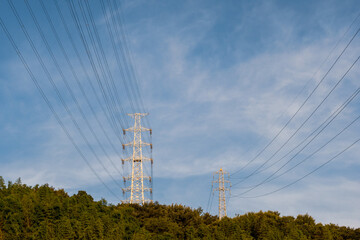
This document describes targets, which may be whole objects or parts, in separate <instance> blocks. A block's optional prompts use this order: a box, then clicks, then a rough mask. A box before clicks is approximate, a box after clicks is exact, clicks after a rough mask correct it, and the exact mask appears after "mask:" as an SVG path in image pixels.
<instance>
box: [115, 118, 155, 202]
mask: <svg viewBox="0 0 360 240" xmlns="http://www.w3.org/2000/svg"><path fill="white" fill-rule="evenodd" d="M128 115H129V116H131V117H133V118H134V120H135V123H134V126H133V127H131V128H128V129H123V133H124V135H125V133H126V132H127V131H129V132H133V141H131V142H129V143H126V144H123V149H124V150H125V147H126V146H130V147H132V156H130V157H128V158H126V159H122V164H124V162H130V163H131V175H130V176H128V177H124V183H126V181H130V182H131V185H130V186H129V187H125V188H123V193H124V194H125V192H130V198H129V199H127V200H125V201H124V202H128V203H137V204H144V203H145V202H151V201H152V200H151V199H148V198H146V197H145V192H150V195H151V196H152V188H151V187H146V185H145V184H144V180H147V181H149V182H150V183H151V182H152V179H151V176H146V175H145V174H144V165H143V163H144V162H145V161H147V162H151V169H152V164H153V159H152V158H148V157H145V156H143V147H146V146H149V147H150V148H151V149H152V144H151V143H146V142H143V141H142V132H146V131H149V132H150V135H151V134H152V130H151V129H149V128H144V127H142V126H141V118H143V117H145V116H146V115H148V114H147V113H133V114H128Z"/></svg>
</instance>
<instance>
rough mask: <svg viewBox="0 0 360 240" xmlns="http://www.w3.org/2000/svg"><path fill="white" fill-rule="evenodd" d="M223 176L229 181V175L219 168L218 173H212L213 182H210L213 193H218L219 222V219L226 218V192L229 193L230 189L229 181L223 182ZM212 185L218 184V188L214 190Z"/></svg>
mask: <svg viewBox="0 0 360 240" xmlns="http://www.w3.org/2000/svg"><path fill="white" fill-rule="evenodd" d="M216 175H218V177H215V176H216ZM225 176H226V179H229V173H228V172H225V171H223V170H222V168H220V170H219V171H217V172H215V173H214V175H213V179H214V180H213V181H212V184H213V191H214V192H215V191H218V192H219V219H220V220H221V218H223V217H226V191H229V193H230V187H231V186H230V181H229V180H225ZM215 179H216V180H215ZM214 183H218V184H219V187H217V188H214ZM226 186H227V187H226Z"/></svg>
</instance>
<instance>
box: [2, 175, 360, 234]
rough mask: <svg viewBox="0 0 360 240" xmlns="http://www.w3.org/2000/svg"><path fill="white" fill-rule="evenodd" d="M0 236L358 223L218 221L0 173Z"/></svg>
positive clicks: (267, 217)
mask: <svg viewBox="0 0 360 240" xmlns="http://www.w3.org/2000/svg"><path fill="white" fill-rule="evenodd" d="M0 239H360V229H351V228H347V227H339V226H337V225H332V224H330V225H322V224H321V223H318V224H316V223H315V221H314V219H313V218H312V217H310V216H308V215H299V216H297V217H296V218H294V217H291V216H289V217H280V216H279V213H277V212H271V211H269V212H259V213H248V214H245V215H241V216H236V217H234V218H224V219H223V220H221V221H219V220H218V219H217V217H216V216H211V215H209V214H208V213H203V212H202V210H201V208H199V209H191V208H189V207H185V206H182V205H176V204H175V205H171V206H166V205H160V204H158V203H154V204H146V205H144V206H139V205H130V204H119V205H117V206H114V205H111V204H107V202H106V201H105V200H101V201H94V199H93V198H92V197H91V196H90V195H88V194H87V193H86V192H84V191H79V192H78V193H77V194H75V195H73V196H69V195H68V194H67V193H66V192H65V191H64V190H62V189H60V190H55V189H54V188H52V187H49V186H48V185H43V186H38V185H37V186H35V187H29V186H26V185H24V184H22V183H21V181H20V180H18V181H16V183H11V182H9V183H8V184H5V183H4V180H3V178H1V177H0Z"/></svg>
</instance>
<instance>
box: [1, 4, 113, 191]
mask: <svg viewBox="0 0 360 240" xmlns="http://www.w3.org/2000/svg"><path fill="white" fill-rule="evenodd" d="M8 3H9V5H10V7H11V9H12V12H13V13H14V15H15V17H16V19H17V21H18V23H19V25H20V27H21V29H22V31H23V33H24V35H25V36H26V39H27V40H28V42H29V44H30V46H31V48H32V50H33V51H34V53H35V55H36V57H37V59H38V61H39V63H40V65H41V68H42V69H43V71H44V72H45V74H46V76H47V79H48V80H49V82H50V83H51V85H52V86H53V88H54V91H55V92H56V95H57V96H58V98H59V100H60V102H61V104H62V105H63V107H64V108H65V110H66V112H67V113H68V114H69V116H70V118H71V120H72V122H73V124H74V125H75V127H76V129H77V130H78V131H79V133H80V136H81V137H82V138H83V140H84V141H85V142H86V144H87V146H88V147H89V149H90V151H91V152H92V153H93V154H94V156H95V158H96V159H97V160H98V162H99V163H100V165H101V166H102V167H103V169H104V170H105V171H106V173H107V174H108V175H109V176H110V177H111V179H112V180H113V181H114V182H115V183H116V184H118V182H117V181H116V180H115V178H114V177H113V176H112V175H111V174H110V172H109V170H108V169H107V168H106V167H105V166H104V164H103V163H102V162H101V161H100V159H99V157H98V155H97V154H96V152H95V150H94V148H93V147H92V146H91V144H90V143H89V141H88V139H87V138H86V136H85V135H84V133H83V132H82V130H81V128H80V126H79V124H78V123H77V121H76V120H75V118H74V116H73V114H72V113H71V111H70V109H69V107H68V106H67V104H66V102H65V100H64V99H63V97H62V96H61V93H60V91H59V89H58V87H57V86H56V84H55V82H54V80H53V78H52V76H51V74H50V72H49V71H48V69H47V67H46V66H45V64H44V62H43V60H42V58H41V56H40V54H39V52H38V51H37V49H36V47H35V45H34V43H33V41H32V39H31V37H30V35H29V34H28V32H27V30H26V28H25V25H24V24H23V22H22V20H21V18H20V16H19V14H18V12H17V11H16V9H15V7H14V5H13V3H12V2H11V1H10V0H8Z"/></svg>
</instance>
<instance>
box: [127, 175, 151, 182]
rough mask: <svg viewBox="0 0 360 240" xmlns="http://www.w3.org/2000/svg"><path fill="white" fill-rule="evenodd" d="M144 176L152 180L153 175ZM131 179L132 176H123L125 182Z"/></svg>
mask: <svg viewBox="0 0 360 240" xmlns="http://www.w3.org/2000/svg"><path fill="white" fill-rule="evenodd" d="M142 178H143V179H148V180H149V181H150V182H151V177H150V176H143V177H142ZM131 179H132V178H131V176H126V177H123V180H124V182H126V181H129V180H131Z"/></svg>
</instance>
